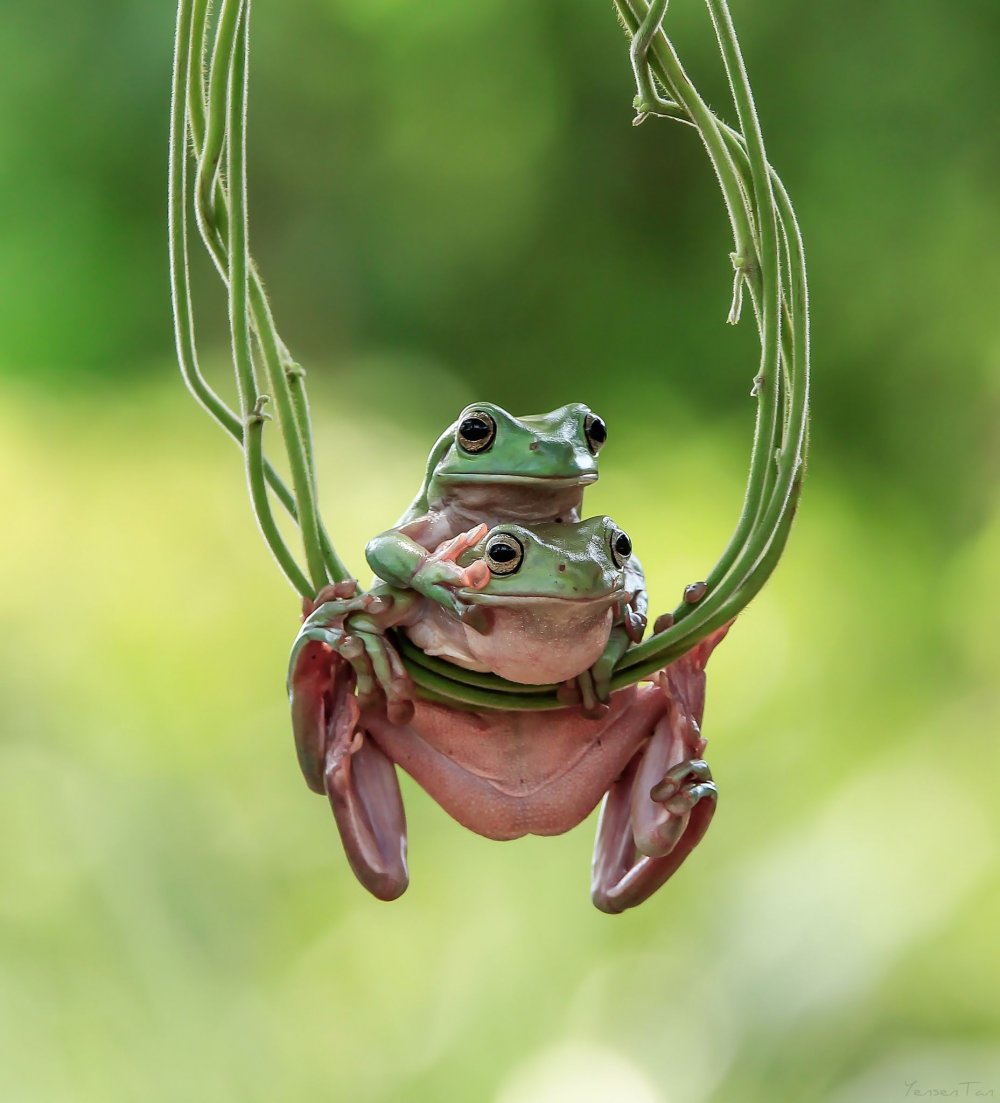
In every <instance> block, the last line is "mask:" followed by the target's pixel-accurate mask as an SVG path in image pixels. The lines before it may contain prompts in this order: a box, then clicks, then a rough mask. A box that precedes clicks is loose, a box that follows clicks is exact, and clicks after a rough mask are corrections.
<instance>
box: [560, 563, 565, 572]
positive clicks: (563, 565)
mask: <svg viewBox="0 0 1000 1103" xmlns="http://www.w3.org/2000/svg"><path fill="white" fill-rule="evenodd" d="M565 570H566V564H565V563H560V564H559V573H560V574H562V573H563V571H565Z"/></svg>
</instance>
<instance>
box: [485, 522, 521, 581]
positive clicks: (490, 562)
mask: <svg viewBox="0 0 1000 1103" xmlns="http://www.w3.org/2000/svg"><path fill="white" fill-rule="evenodd" d="M522 559H524V546H523V545H522V543H521V541H520V540H518V539H517V537H515V536H511V535H510V534H509V533H506V532H504V533H501V534H500V535H499V536H494V537H493V539H492V540H490V542H489V543H488V544H487V545H486V564H487V566H488V567H489V569H490V571H491V573H493V574H513V573H514V572H515V571H516V570H517V569H518V567H520V566H521V560H522Z"/></svg>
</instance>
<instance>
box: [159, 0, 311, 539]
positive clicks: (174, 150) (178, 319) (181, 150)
mask: <svg viewBox="0 0 1000 1103" xmlns="http://www.w3.org/2000/svg"><path fill="white" fill-rule="evenodd" d="M204 2H205V0H198V4H196V6H195V12H194V15H193V14H192V5H191V0H181V2H180V3H179V4H178V7H177V35H176V43H175V49H174V79H173V90H172V96H171V112H170V172H169V197H168V210H169V213H168V221H169V234H168V243H169V250H170V290H171V298H172V300H173V315H174V338H175V342H176V346H177V360H178V363H179V365H180V369H181V375H182V377H183V379H184V382H185V384H186V385H187V387H188V390H189V391H190V392H191V394H192V395H193V396H194V398H195V400H196V401H197V402H198V404H199V405H200V406H201V407H202V408H203V409H204V410H206V411H207V412H208V413H209V414H210V415H211V417H213V418H214V419H215V420H216V421H217V422H218V423H219V425H221V426H222V428H223V429H224V430H225V431H226V432H227V433H228V434H229V435H230V436H231V437H232V438H233V439H234V440H235V441H236V442H237V443H238V444H239V445H240V446H241V447H242V446H243V437H244V434H243V423H242V421H241V420H240V418H239V417H238V416H237V414H236V413H235V412H234V411H233V410H232V409H230V407H229V406H228V405H227V404H226V403H225V402H224V401H223V400H222V399H221V398H220V397H219V395H218V394H217V393H216V392H215V391H214V390H213V389H212V387H211V386H210V385H209V383H208V380H206V379H205V376H204V375H203V373H202V371H201V368H200V365H199V363H198V351H197V345H196V341H195V331H194V311H193V306H192V302H191V281H190V276H189V271H190V261H189V256H188V245H187V150H186V147H185V132H186V129H187V127H186V125H185V86H186V85H187V84H189V82H190V81H189V73H190V69H191V68H192V64H193V63H192V58H193V57H197V56H198V55H195V54H192V51H191V48H190V46H191V35H192V28H193V27H194V26H195V25H196V23H195V22H194V18H195V17H196V15H197V7H198V5H199V4H200V6H201V7H202V8H204ZM264 475H265V477H266V479H267V482H268V485H269V486H270V487H271V488H272V490H273V491H274V493H275V495H276V496H277V498H278V500H279V501H280V502H281V504H282V505H283V506H284V507H285V509H287V510H288V512H289V513H290V514H291V516H292V519H293V520H297V514H296V510H295V499H294V498H293V496H292V492H291V491H290V490H289V489H288V487H287V486H286V485H285V484H284V482H283V481H282V479H281V476H280V475H279V474H278V473H277V471H275V469H274V468H273V467H272V466H271V464H270V463H267V462H265V465H264Z"/></svg>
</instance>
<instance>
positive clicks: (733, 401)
mask: <svg viewBox="0 0 1000 1103" xmlns="http://www.w3.org/2000/svg"><path fill="white" fill-rule="evenodd" d="M734 16H735V18H736V21H737V26H738V28H739V30H740V32H741V37H742V39H743V44H744V48H745V51H746V54H747V59H748V64H749V67H750V72H751V78H752V80H753V83H754V87H755V90H756V92H757V96H758V103H759V107H760V111H761V115H762V118H763V121H764V126H765V133H766V137H767V140H768V144H769V151H770V155H771V158H772V160H773V161H774V163H775V164H776V166H777V167H778V169H779V171H780V172H781V173H782V175H783V177H784V179H785V182H786V184H787V185H788V187H789V189H790V191H791V193H792V196H793V198H794V200H795V201H796V204H797V207H798V210H799V214H800V217H801V221H802V224H803V229H804V233H805V237H806V244H807V248H808V253H809V260H810V264H811V277H812V298H813V321H814V349H815V356H814V368H815V392H814V397H815V416H814V422H813V454H812V463H811V468H810V472H809V478H808V480H807V484H806V488H805V494H804V500H803V507H802V509H801V511H800V515H799V521H798V523H797V527H796V530H795V531H794V533H793V538H792V541H791V543H790V546H789V551H788V554H787V557H786V560H785V562H784V564H783V566H782V568H781V569H780V570H779V572H778V573H777V575H776V577H775V579H774V581H773V582H772V584H771V585H770V586H769V587H768V588H767V589H766V590H765V591H764V593H763V594H762V595H761V597H760V598H759V599H758V600H757V601H756V603H755V604H754V605H753V607H752V608H751V609H750V610H749V611H748V612H747V613H746V614H745V615H744V616H743V617H742V618H741V620H740V623H739V625H738V627H737V629H736V630H735V631H734V632H733V633H732V634H731V636H730V639H729V641H728V642H727V643H726V645H725V646H724V647H723V648H721V649H720V651H719V652H718V653H717V655H716V657H715V658H714V659H713V660H712V664H711V668H710V672H709V682H710V686H709V698H708V708H707V713H706V725H705V731H706V735H708V737H709V739H710V748H709V758H710V760H711V762H712V765H713V768H714V770H715V773H716V777H717V779H718V781H719V785H720V789H721V794H722V796H721V802H720V810H719V814H718V816H717V817H716V819H715V822H714V824H713V826H712V829H711V831H710V833H709V835H708V836H707V838H706V839H705V841H704V843H703V844H702V846H701V847H700V849H699V850H698V851H697V852H696V854H695V856H694V857H693V859H692V860H691V861H689V863H688V864H687V865H686V866H685V867H684V869H683V870H682V871H681V873H680V875H679V876H678V877H677V878H676V880H675V881H674V882H671V883H670V884H669V885H668V886H667V887H666V888H664V889H663V890H662V891H661V892H660V893H659V894H658V895H657V896H656V897H654V898H653V899H652V900H651V901H650V902H648V903H646V904H645V905H643V906H642V907H641V908H640V909H638V910H637V911H635V912H632V913H629V914H627V915H624V916H621V917H618V918H613V919H612V918H608V917H606V916H604V915H601V914H599V913H598V912H597V911H595V910H594V909H593V908H592V906H591V904H590V902H589V899H588V873H589V859H590V848H591V841H592V834H593V831H592V829H593V821H592V820H591V821H589V822H588V823H587V824H585V825H583V826H582V827H580V828H579V829H577V830H576V831H574V832H572V833H571V834H569V835H567V836H564V837H561V838H558V839H528V840H523V841H520V842H516V843H511V844H507V845H499V844H497V843H492V842H488V841H486V840H483V839H479V838H477V837H475V836H473V835H471V834H468V833H466V832H465V831H463V830H462V829H461V828H459V827H458V826H457V825H455V824H453V823H451V822H450V821H449V820H448V819H447V818H446V817H445V815H444V814H443V813H442V812H441V811H440V810H439V809H438V808H437V807H436V806H434V805H433V804H432V803H431V802H430V800H429V799H428V798H427V797H425V796H424V795H423V794H422V793H421V792H419V791H418V790H417V789H416V788H415V786H413V785H412V784H409V783H408V782H407V783H405V796H406V800H407V809H408V814H409V818H410V838H411V860H412V861H411V868H412V884H411V888H410V890H409V891H408V893H407V894H406V895H405V897H404V898H403V899H402V900H401V901H399V902H398V903H395V904H392V905H388V906H387V905H383V904H379V903H377V902H375V901H373V900H372V899H370V898H369V897H368V896H367V895H366V894H365V893H364V892H363V890H362V889H361V888H360V887H359V886H358V885H357V884H356V883H355V881H354V878H353V876H352V875H351V873H350V871H349V869H348V868H347V865H346V862H345V860H344V858H343V856H342V853H341V850H340V846H339V843H338V839H337V836H336V831H335V828H334V825H333V823H332V820H331V817H330V815H329V811H328V809H327V807H326V805H325V803H324V802H323V801H321V800H320V799H318V798H316V797H314V796H311V795H310V794H309V793H308V792H307V791H306V789H305V787H304V785H303V784H302V782H301V779H300V777H299V774H298V769H297V766H296V763H295V759H294V754H293V752H292V746H291V739H290V734H289V730H288V722H287V718H286V703H285V699H284V693H283V678H284V665H285V657H286V653H287V648H288V645H289V642H290V640H291V637H292V635H293V633H294V631H295V628H296V624H297V602H296V600H295V599H294V596H293V594H292V593H291V592H290V591H289V590H288V589H287V588H286V587H285V584H284V583H283V582H282V581H281V579H280V577H279V575H278V573H277V571H276V570H275V569H274V567H273V565H272V564H271V563H270V562H269V560H268V558H267V555H266V552H265V550H264V547H263V544H262V542H261V540H260V539H259V537H258V534H257V532H256V530H255V527H254V524H253V521H252V518H251V514H250V509H249V505H248V503H247V501H246V494H245V490H244V483H243V476H242V473H241V467H240V462H239V457H238V453H237V452H236V450H235V449H234V448H233V446H232V445H231V444H230V443H228V442H227V441H226V439H225V438H224V437H223V434H222V433H221V431H219V430H218V429H216V428H215V427H214V426H213V425H212V424H211V423H210V422H209V420H208V419H207V418H206V417H205V416H204V415H203V414H202V413H201V411H199V410H198V409H197V408H196V407H195V406H194V404H193V403H192V402H191V401H190V400H189V398H188V397H187V395H186V394H185V393H184V391H183V388H182V385H181V382H180V379H179V376H178V374H177V371H176V366H175V363H174V359H173V347H172V335H171V325H170V319H169V304H168V288H167V270H166V235H165V173H166V130H167V107H168V104H167V92H168V88H169V79H170V61H171V50H172V33H173V19H174V13H173V11H172V10H171V5H170V3H161V4H155V5H154V4H136V3H126V2H124V0H106V2H105V3H103V4H102V5H100V7H99V9H95V8H93V7H92V6H88V5H77V4H70V3H68V2H66V0H52V2H49V3H42V4H37V5H28V4H17V5H14V4H10V5H4V6H3V8H2V9H0V40H2V41H3V43H4V47H5V49H4V55H5V63H4V65H3V66H2V67H0V164H2V165H3V170H2V172H0V224H2V232H0V493H2V500H3V502H4V507H5V508H4V514H3V516H4V519H5V523H4V525H3V529H4V536H3V540H2V541H0V565H2V579H3V585H2V589H0V625H2V632H0V654H2V660H3V661H2V662H0V838H2V840H3V848H2V855H0V1100H3V1103H29V1101H31V1103H34V1101H44V1103H63V1101H66V1103H79V1101H86V1103H89V1101H102V1103H106V1101H113V1103H117V1101H126V1100H128V1101H131V1100H136V1099H142V1100H147V1101H151V1103H154V1101H161V1100H162V1101H170V1103H174V1101H176V1100H188V1099H190V1100H209V1101H212V1103H215V1101H220V1103H225V1101H230V1100H232V1101H237V1100H239V1101H241V1103H249V1101H257V1100H260V1101H269V1103H270V1101H273V1100H294V1101H300V1100H301V1101H307V1100H319V1099H330V1100H341V1099H343V1100H352V1101H354V1100H357V1101H365V1103H367V1101H372V1103H375V1101H380V1103H381V1101H398V1100H402V1101H411V1100H412V1101H425V1100H426V1101H435V1103H436V1101H442V1100H449V1101H450V1100H456V1101H479V1100H486V1101H491V1103H564V1101H570V1100H572V1101H581V1103H592V1101H596V1100H601V1101H602V1103H606V1101H607V1100H615V1101H618V1100H622V1101H625V1103H677V1101H680V1103H701V1101H713V1103H714V1101H719V1103H722V1101H725V1103H757V1101H770V1100H793V1101H798V1100H805V1101H811V1100H824V1101H825V1100H831V1101H835V1103H855V1101H858V1103H868V1101H879V1100H892V1099H897V1098H905V1097H906V1096H907V1094H909V1095H910V1096H911V1097H914V1094H915V1093H916V1092H919V1091H928V1090H930V1089H946V1090H949V1091H951V1090H954V1091H955V1092H956V1094H957V1092H959V1091H966V1092H967V1093H968V1092H969V1091H975V1090H981V1091H985V1090H990V1093H991V1095H997V1096H1000V964H998V956H1000V951H998V937H997V932H998V930H1000V879H998V876H997V874H998V870H1000V856H998V850H1000V848H998V845H997V838H998V831H1000V812H998V804H1000V802H998V800H997V790H998V781H997V779H998V765H1000V752H998V747H997V739H996V735H997V731H998V729H1000V723H998V720H1000V715H998V714H1000V708H998V691H997V659H998V651H1000V646H998V643H997V625H998V623H1000V620H998V602H997V597H998V589H1000V583H998V579H997V566H996V565H997V563H998V562H1000V508H998V499H997V494H996V487H997V479H996V474H997V459H998V455H997V436H996V426H997V413H998V405H1000V404H998V401H997V400H998V387H997V380H998V371H997V368H998V362H1000V320H998V318H1000V315H998V311H997V287H998V284H1000V250H998V249H997V242H998V241H1000V205H998V203H997V180H998V177H1000V147H998V143H997V141H996V131H995V127H994V126H992V125H989V123H990V119H989V118H988V113H992V112H995V108H996V103H997V96H998V91H1000V76H998V70H997V66H996V42H997V39H998V36H1000V8H998V7H997V5H996V4H995V3H986V2H975V0H973V2H971V3H967V4H962V5H955V4H947V3H945V2H944V0H929V2H928V3H925V4H921V5H917V6H914V5H912V4H910V3H904V2H903V0H887V2H885V3H882V4H879V5H874V6H873V5H871V4H867V3H866V4H862V3H860V2H859V0H847V2H845V3H841V4H837V5H808V6H806V7H803V6H802V5H800V4H796V3H793V0H772V2H770V3H768V4H757V5H750V4H748V3H747V2H746V0H737V2H736V3H735V4H734ZM670 22H671V26H672V28H673V35H674V38H675V41H676V42H677V44H678V46H679V48H680V49H681V51H682V53H683V54H684V56H685V57H686V59H687V60H688V63H689V66H690V68H691V70H692V72H693V74H694V76H695V78H696V80H697V81H698V82H699V84H700V85H701V87H702V89H703V91H704V92H705V93H706V94H708V96H709V98H710V100H711V102H712V103H713V104H714V105H715V106H716V107H717V108H718V109H719V110H722V111H724V112H725V113H727V114H728V111H727V110H726V104H727V100H726V95H725V88H724V85H723V82H722V80H721V79H720V75H719V72H718V67H717V65H716V63H715V56H714V52H713V43H712V40H711V36H710V32H709V30H708V22H707V16H706V14H705V13H704V11H703V10H702V9H701V7H700V6H699V5H697V4H681V3H679V2H678V3H676V4H675V6H674V8H673V9H672V10H671V13H670ZM632 95H633V89H632V87H631V77H630V72H629V68H628V64H627V55H626V48H625V43H624V39H623V38H622V36H621V35H620V33H619V31H618V29H617V27H616V25H615V21H614V18H613V15H612V13H611V11H610V8H609V5H605V4H589V5H581V4H579V3H577V2H575V0H545V2H544V3H541V2H539V0H477V2H476V3H474V4H468V3H457V2H455V0H438V2H437V3H434V4H427V5H416V4H412V3H403V2H401V0H366V2H365V3H363V4H348V3H346V0H313V2H309V3H306V2H303V0H285V2H284V3H282V4H280V5H278V4H272V5H266V4H263V3H261V4H258V5H257V6H256V12H255V24H254V28H253V59H252V72H251V116H252V117H251V133H250V145H251V155H250V172H251V215H252V236H253V240H252V245H253V249H254V251H255V253H256V255H257V257H258V259H259V261H260V263H261V266H262V269H263V271H264V273H265V276H266V278H267V279H268V281H269V285H270V289H271V293H272V298H273V303H274V308H275V312H276V315H277V318H278V320H279V326H280V328H281V330H282V332H283V335H284V336H285V338H286V340H287V341H288V342H289V343H290V345H291V347H292V349H293V351H294V352H295V353H296V355H297V356H298V358H299V359H300V360H301V361H302V362H303V364H305V365H306V367H307V368H308V370H309V379H310V386H311V394H312V398H313V405H314V414H315V421H316V429H317V434H318V445H319V450H320V461H321V467H322V472H321V494H322V502H323V508H324V511H325V516H326V518H327V521H328V524H329V526H330V528H331V529H332V531H333V532H334V534H335V537H336V539H337V543H338V546H339V547H340V549H341V551H342V552H343V554H345V556H346V557H347V559H348V562H349V564H350V565H351V566H352V567H353V568H354V569H356V570H357V571H359V572H362V571H363V566H364V564H363V556H362V549H363V546H364V542H365V540H366V539H367V538H368V537H369V536H370V535H371V534H372V533H374V532H376V531H378V530H380V529H382V528H384V527H385V526H386V525H387V524H389V523H390V522H391V521H393V520H394V519H395V518H396V517H397V516H398V514H399V513H400V512H401V510H402V509H403V507H404V506H405V505H406V504H407V502H408V501H409V499H410V497H411V496H412V494H413V492H414V490H415V488H416V486H417V483H418V481H419V478H420V470H421V465H422V462H423V458H424V456H425V454H426V452H427V450H428V449H429V447H430V444H431V443H432V441H433V439H434V437H435V436H436V434H437V433H438V432H439V431H440V429H441V428H442V427H443V426H444V425H446V424H448V422H449V421H450V420H451V419H452V418H453V417H454V415H455V413H456V412H457V411H458V410H459V409H460V408H461V407H462V406H463V405H464V404H465V403H466V402H468V401H472V400H475V399H477V398H490V399H492V400H495V401H498V402H500V403H502V404H503V405H505V406H507V407H509V408H511V409H513V410H515V411H518V412H525V413H526V412H533V411H539V410H544V409H549V408H551V407H553V406H556V405H559V404H562V403H564V402H567V401H571V400H577V399H578V400H583V401H586V402H588V403H590V404H591V405H592V406H593V407H594V408H595V409H597V410H598V411H599V412H600V413H601V414H603V416H604V417H605V418H606V419H607V421H608V423H609V427H610V437H611V440H610V443H609V445H608V447H607V449H606V451H605V452H604V454H603V457H602V463H603V472H604V473H603V475H602V479H601V482H600V484H599V486H598V487H597V488H595V489H594V490H592V491H590V492H589V506H590V509H591V510H592V512H594V513H597V512H607V513H610V514H612V515H613V516H614V517H615V518H616V519H617V520H618V521H619V522H620V523H621V524H622V525H624V526H625V527H626V528H627V529H628V530H629V532H630V533H631V535H632V537H633V540H634V542H635V546H636V549H637V551H638V552H639V553H640V555H641V556H642V558H643V560H644V561H645V564H646V567H647V573H648V577H649V579H650V583H651V591H652V594H653V601H654V605H655V607H656V611H659V610H660V609H665V608H667V607H670V606H672V605H673V604H674V602H675V600H676V599H677V597H678V595H679V593H680V591H681V589H682V587H683V586H684V584H686V583H687V582H689V581H691V580H692V579H694V578H698V577H701V576H702V575H703V574H704V573H705V570H706V568H707V566H709V565H710V564H711V562H712V561H713V560H714V558H715V557H716V555H717V554H718V553H719V551H720V550H721V548H722V546H723V544H724V542H725V540H726V538H727V537H728V535H729V532H730V530H731V528H732V525H733V523H734V521H735V518H736V514H737V511H738V506H739V502H740V499H741V495H742V484H743V479H744V476H745V468H746V459H747V454H748V450H749V443H750V434H751V418H752V404H751V402H750V399H749V398H748V391H749V386H750V381H751V378H752V376H753V373H754V371H755V366H756V339H755V334H754V332H753V328H752V324H751V323H750V321H749V318H748V319H746V320H745V321H744V324H743V325H742V326H741V327H740V328H739V330H736V331H734V330H732V329H730V328H728V327H726V326H725V325H724V319H725V315H726V311H727V309H728V300H729V289H730V282H731V268H730V265H729V261H728V258H727V252H728V250H729V248H730V242H729V239H728V230H727V226H726V223H725V218H724V215H723V210H722V205H721V201H720V198H719V195H718V192H717V188H716V185H715V182H714V180H713V178H712V176H711V173H710V170H709V168H708V165H707V162H706V159H705V157H704V155H703V153H702V151H701V149H700V148H699V146H698V145H697V142H696V140H695V138H694V136H693V134H692V133H691V132H689V131H687V130H685V129H684V128H682V127H677V126H675V125H673V124H670V123H666V122H662V123H657V122H655V121H650V122H649V123H647V124H646V125H645V126H643V127H641V128H639V129H634V128H633V127H632V126H631V125H630V121H631V111H630V102H631V98H632ZM195 278H196V285H197V290H198V294H199V303H200V304H201V309H200V314H199V321H200V323H201V328H202V336H203V350H202V351H203V356H204V359H205V363H206V368H207V369H208V370H209V371H210V373H211V374H212V376H213V378H214V379H216V380H217V381H218V384H219V386H220V387H225V386H226V385H227V383H226V380H227V379H228V374H227V373H228V366H227V361H226V356H227V350H226V339H227V331H226V322H225V315H224V304H223V300H222V298H221V295H220V293H219V291H218V289H217V288H216V287H215V286H214V276H213V274H212V273H211V272H210V271H209V270H208V266H207V265H206V264H203V262H202V261H201V259H200V258H199V260H198V268H197V270H196V272H195ZM970 1081H976V1082H978V1085H979V1086H978V1088H972V1089H963V1088H961V1086H960V1085H961V1084H962V1083H963V1082H970Z"/></svg>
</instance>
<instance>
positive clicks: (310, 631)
mask: <svg viewBox="0 0 1000 1103" xmlns="http://www.w3.org/2000/svg"><path fill="white" fill-rule="evenodd" d="M319 596H325V591H324V592H321V594H320V595H319ZM392 605H393V599H392V597H391V596H389V595H378V594H361V595H355V596H351V597H333V599H332V600H329V601H323V602H321V603H320V604H317V605H316V606H315V608H314V609H313V611H312V612H311V613H310V614H309V616H307V617H306V619H305V621H304V622H303V625H302V627H301V629H299V634H298V635H297V636H296V638H295V642H294V643H293V644H292V653H291V656H290V660H289V673H288V685H289V693H290V694H292V705H293V714H294V712H295V696H294V695H295V693H296V692H297V685H298V681H299V680H300V679H299V677H298V675H299V669H300V664H302V663H304V662H308V663H311V664H312V665H315V664H316V663H317V661H318V658H319V653H317V652H316V649H315V645H317V644H319V645H322V647H323V648H325V649H328V650H327V657H328V661H331V660H332V656H331V655H330V652H332V653H333V654H334V655H339V656H340V657H341V658H343V659H345V660H346V661H347V662H348V663H349V664H350V666H351V668H352V670H353V671H354V676H355V679H356V681H357V692H358V699H359V702H360V704H361V705H362V707H366V708H372V707H376V706H377V705H378V703H379V701H380V700H381V699H382V697H384V699H385V703H386V711H387V712H388V715H389V718H390V719H391V720H392V721H393V722H395V723H404V722H405V721H406V720H408V719H409V717H410V715H411V714H412V711H413V705H412V702H411V698H412V696H413V690H412V685H411V683H410V679H409V676H408V675H407V673H406V668H405V667H404V666H403V662H402V660H401V659H400V657H399V655H398V654H397V652H396V649H395V648H394V647H393V646H392V645H391V644H390V643H389V642H388V640H387V639H386V638H385V631H384V628H383V627H382V625H381V623H380V621H381V620H383V619H385V618H387V617H388V616H389V615H390V613H391V610H392ZM310 645H313V646H312V647H310ZM313 680H314V681H315V678H313Z"/></svg>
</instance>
